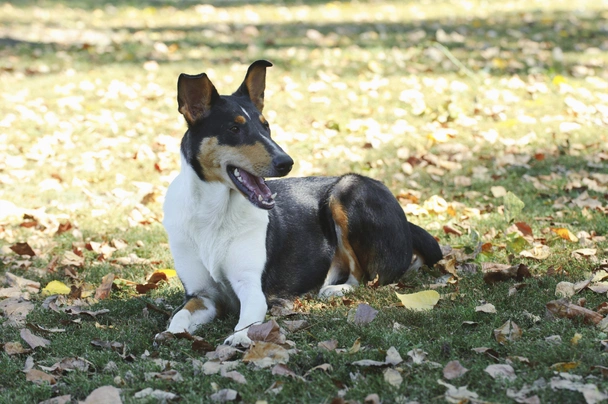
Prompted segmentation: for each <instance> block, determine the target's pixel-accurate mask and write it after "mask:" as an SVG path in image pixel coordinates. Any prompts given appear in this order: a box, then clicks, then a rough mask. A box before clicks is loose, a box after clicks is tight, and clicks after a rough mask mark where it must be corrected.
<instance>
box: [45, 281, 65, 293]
mask: <svg viewBox="0 0 608 404" xmlns="http://www.w3.org/2000/svg"><path fill="white" fill-rule="evenodd" d="M70 291H71V289H70V287H69V286H67V285H66V284H65V283H63V282H61V281H50V282H49V283H48V284H47V285H46V286H45V287H44V288H43V289H42V294H43V295H69V294H70Z"/></svg>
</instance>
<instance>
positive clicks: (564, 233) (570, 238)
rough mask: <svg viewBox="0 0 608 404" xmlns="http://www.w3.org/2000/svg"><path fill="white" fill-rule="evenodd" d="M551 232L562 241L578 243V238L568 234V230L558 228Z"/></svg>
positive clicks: (552, 229)
mask: <svg viewBox="0 0 608 404" xmlns="http://www.w3.org/2000/svg"><path fill="white" fill-rule="evenodd" d="M551 231H552V232H553V233H555V234H557V235H558V236H560V237H561V238H563V239H564V240H568V241H572V242H574V243H576V242H577V241H578V237H576V236H575V235H574V234H572V233H571V232H570V230H568V229H566V228H563V227H560V228H553V227H552V228H551Z"/></svg>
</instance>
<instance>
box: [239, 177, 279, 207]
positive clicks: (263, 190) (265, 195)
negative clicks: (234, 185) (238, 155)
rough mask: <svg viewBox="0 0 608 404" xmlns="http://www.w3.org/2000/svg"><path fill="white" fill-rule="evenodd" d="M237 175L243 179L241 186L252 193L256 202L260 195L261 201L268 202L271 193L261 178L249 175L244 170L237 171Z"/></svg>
mask: <svg viewBox="0 0 608 404" xmlns="http://www.w3.org/2000/svg"><path fill="white" fill-rule="evenodd" d="M239 173H240V175H241V178H242V179H243V181H242V182H243V185H245V187H246V188H247V189H248V190H250V191H251V192H253V194H254V195H255V199H256V200H259V196H260V195H261V196H262V199H263V200H266V201H269V200H270V199H271V195H272V192H271V191H270V188H268V186H267V185H266V183H265V182H264V179H263V178H262V177H256V176H255V175H251V174H249V173H248V172H247V171H245V170H239Z"/></svg>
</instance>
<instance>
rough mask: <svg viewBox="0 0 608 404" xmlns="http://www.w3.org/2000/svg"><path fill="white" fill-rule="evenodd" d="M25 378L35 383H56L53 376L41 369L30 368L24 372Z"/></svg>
mask: <svg viewBox="0 0 608 404" xmlns="http://www.w3.org/2000/svg"><path fill="white" fill-rule="evenodd" d="M25 380H27V381H28V382H33V383H36V384H40V385H42V384H45V383H48V384H51V385H53V384H55V383H57V379H55V378H54V377H53V376H51V375H49V374H47V373H44V372H43V371H41V370H38V369H30V370H28V371H27V373H26V374H25Z"/></svg>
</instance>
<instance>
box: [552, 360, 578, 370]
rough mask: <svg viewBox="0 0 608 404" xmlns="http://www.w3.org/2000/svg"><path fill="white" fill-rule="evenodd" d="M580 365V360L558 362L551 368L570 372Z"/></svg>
mask: <svg viewBox="0 0 608 404" xmlns="http://www.w3.org/2000/svg"><path fill="white" fill-rule="evenodd" d="M579 365H580V362H558V363H554V364H553V365H551V369H553V370H556V371H558V372H569V371H571V370H573V369H576V368H577V367H578V366H579Z"/></svg>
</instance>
